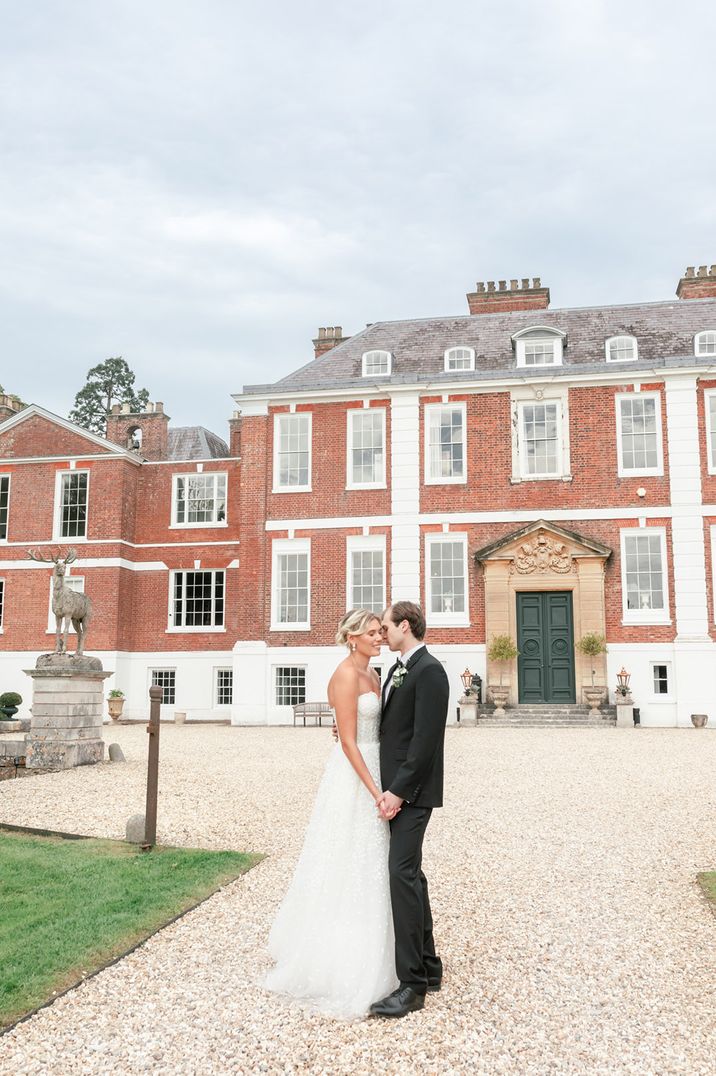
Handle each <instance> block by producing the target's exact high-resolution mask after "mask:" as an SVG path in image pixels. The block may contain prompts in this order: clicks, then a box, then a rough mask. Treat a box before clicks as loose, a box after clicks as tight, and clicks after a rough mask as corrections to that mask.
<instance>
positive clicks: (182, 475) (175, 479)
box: [169, 471, 229, 530]
mask: <svg viewBox="0 0 716 1076" xmlns="http://www.w3.org/2000/svg"><path fill="white" fill-rule="evenodd" d="M190 478H213V479H214V495H213V501H214V511H213V515H214V519H213V522H211V523H188V522H187V523H180V522H179V521H178V519H177V513H178V510H179V482H180V481H181V480H182V479H190ZM219 478H223V479H224V518H223V519H217V518H216V503H217V500H218V498H217V496H216V485H217V481H218V479H219ZM187 503H188V502H187ZM228 511H229V473H228V471H184V472H177V474H173V475H172V504H171V521H170V523H169V529H170V530H197V529H200V528H202V527H228V525H229V524H228V519H227V517H228Z"/></svg>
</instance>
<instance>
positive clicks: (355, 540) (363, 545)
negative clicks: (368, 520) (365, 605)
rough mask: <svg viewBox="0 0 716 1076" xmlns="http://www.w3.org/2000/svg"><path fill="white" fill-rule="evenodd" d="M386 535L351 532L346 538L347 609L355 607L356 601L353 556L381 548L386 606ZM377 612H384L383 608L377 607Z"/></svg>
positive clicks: (385, 602)
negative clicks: (352, 568) (352, 567)
mask: <svg viewBox="0 0 716 1076" xmlns="http://www.w3.org/2000/svg"><path fill="white" fill-rule="evenodd" d="M385 546H386V542H385V535H384V534H369V535H363V534H349V535H348V536H347V538H346V609H355V608H356V603H355V601H354V600H353V578H352V576H353V572H352V570H351V557H352V555H353V553H367V552H371V551H374V550H379V551H380V552H382V554H383V601H384V606H383V607H385V606H386V605H387V604H388V603H387V564H386V554H385ZM375 612H376V613H380V612H382V609H376V610H375Z"/></svg>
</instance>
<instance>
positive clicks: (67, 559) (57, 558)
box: [27, 547, 77, 564]
mask: <svg viewBox="0 0 716 1076" xmlns="http://www.w3.org/2000/svg"><path fill="white" fill-rule="evenodd" d="M27 555H28V557H29V558H30V560H36V561H38V562H39V563H41V564H60V563H62V564H72V562H73V561H75V560H77V550H76V549H74V548H73V547H70V549H68V550H67V554H66V556H64V557H63V556H62V550H61V549H59V550H58V551H57V553H56V554H55V555H54V557H53V556H49V557H45V556H43V554H42V553H41V552H38V551H37V550H36V549H28V551H27Z"/></svg>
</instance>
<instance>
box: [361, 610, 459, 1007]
mask: <svg viewBox="0 0 716 1076" xmlns="http://www.w3.org/2000/svg"><path fill="white" fill-rule="evenodd" d="M381 626H382V629H383V638H384V639H385V641H386V642H387V644H388V646H389V647H390V649H391V650H393V651H398V653H399V654H400V657H399V658H398V660H397V661H396V663H395V665H393V667H392V669H390V671H389V672H388V675H387V677H386V681H385V684H384V686H383V695H382V717H381V726H380V773H381V782H382V785H383V788H384V789H386V791H385V792H384V793H383V795H382V796H381V799H380V801H379V806H380V810H381V813H382V814H383V817H384V818H387V819H389V820H390V858H389V872H390V899H391V903H392V906H393V924H394V927H395V966H396V972H397V975H398V978H399V980H400V986H399V987H398V989H397V990H395V991H394V992H393V993H392V994H389V995H388V997H385V998H383V999H382V1000H381V1001H377V1002H376V1003H375V1004H374V1005H371V1008H370V1011H371V1013H373V1014H374V1015H375V1016H405V1015H406V1014H407V1013H409V1012H414V1011H415V1010H416V1009H422V1007H423V1005H424V1004H425V994H426V991H428V990H439V989H440V984H441V981H442V973H443V968H442V962H441V960H440V958H439V957H438V956H437V955H436V953H435V943H434V941H433V919H432V914H431V912H430V901H429V899H428V883H427V881H426V879H425V875H424V874H423V872H422V870H421V863H422V850H423V837H424V836H425V830H426V829H427V825H428V822H429V821H430V815H431V814H432V809H433V807H442V802H443V741H444V738H445V722H446V720H447V708H448V679H447V675H446V673H445V670H444V668H443V667H442V665H441V664H440V662H439V661H438V660H437V659H436V658H434V657H433V656H432V654H429V653H428V651H427V650H426V649H425V646H424V644H423V639H424V637H425V617H424V616H423V612H422V609H421V608H420V606H419V605H416V604H415V603H414V602H396V603H395V604H394V605H391V606H389V608H388V609H386V610H385V612H384V613H383V616H382V623H381Z"/></svg>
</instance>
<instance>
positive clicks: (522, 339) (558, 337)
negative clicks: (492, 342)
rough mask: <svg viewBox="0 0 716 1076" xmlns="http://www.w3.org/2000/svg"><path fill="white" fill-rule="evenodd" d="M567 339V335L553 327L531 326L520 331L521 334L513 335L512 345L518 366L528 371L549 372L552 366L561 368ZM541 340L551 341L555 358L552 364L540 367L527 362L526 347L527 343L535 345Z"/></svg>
mask: <svg viewBox="0 0 716 1076" xmlns="http://www.w3.org/2000/svg"><path fill="white" fill-rule="evenodd" d="M566 338H567V334H566V333H564V332H562V331H561V330H560V329H555V328H554V326H552V325H529V326H528V327H527V328H526V329H520V331H519V332H517V333H513V335H512V343H513V345H514V348H515V354H516V357H517V365H518V366H519V367H522V368H524V369H526V370H549V369H550V368H551V367H552V366H561V365H562V357H563V355H564V345H565V340H566ZM540 339H543V340H549V341H550V342H553V343H554V345H555V347H554V358H553V360H552V362H545V363H541V364H539V365H535V364H534V363H529V364H528V363H527V362H526V361H525V345H526V344H527V343H534V342H535V341H536V340H540Z"/></svg>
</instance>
